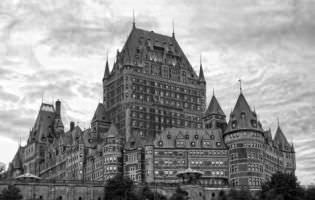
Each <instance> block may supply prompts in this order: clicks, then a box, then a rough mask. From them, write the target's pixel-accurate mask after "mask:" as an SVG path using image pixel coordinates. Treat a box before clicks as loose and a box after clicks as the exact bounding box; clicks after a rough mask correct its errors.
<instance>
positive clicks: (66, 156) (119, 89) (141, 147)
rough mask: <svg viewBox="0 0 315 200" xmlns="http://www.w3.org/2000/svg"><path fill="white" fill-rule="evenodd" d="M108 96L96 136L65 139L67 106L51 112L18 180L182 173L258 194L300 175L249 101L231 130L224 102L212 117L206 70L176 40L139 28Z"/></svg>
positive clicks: (20, 164) (82, 133)
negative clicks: (273, 180)
mask: <svg viewBox="0 0 315 200" xmlns="http://www.w3.org/2000/svg"><path fill="white" fill-rule="evenodd" d="M103 91H104V96H103V103H99V104H98V106H97V108H96V111H95V114H94V115H93V117H92V119H91V127H90V128H88V129H86V130H82V129H81V128H80V127H79V126H76V125H75V124H74V123H73V122H71V124H70V130H68V131H65V130H64V125H63V123H62V120H61V119H62V116H61V114H60V113H61V112H60V108H61V102H60V101H57V102H56V105H55V106H54V105H50V104H45V103H42V105H41V106H40V110H39V113H38V116H37V119H36V121H35V124H34V126H33V128H32V129H31V131H30V134H29V139H28V141H27V144H26V146H23V147H22V146H21V147H20V148H19V149H18V151H17V153H16V155H15V157H14V159H13V161H12V162H11V164H10V165H9V170H8V174H9V176H11V177H16V176H18V175H20V174H23V173H26V172H28V173H31V174H34V175H37V176H39V177H42V178H44V179H55V180H83V181H104V182H105V181H106V180H108V179H109V178H111V177H113V176H115V175H116V174H118V173H123V174H124V175H125V176H128V177H130V178H131V179H132V180H134V181H135V182H137V183H144V182H147V183H159V184H176V183H178V181H179V180H177V178H176V174H177V173H178V171H180V170H184V169H188V168H192V169H196V170H199V171H201V172H202V173H203V176H202V178H201V184H202V185H203V186H204V187H205V188H229V187H241V186H246V187H249V188H250V189H258V188H260V185H261V183H262V182H264V181H266V180H267V179H269V178H270V176H271V175H272V174H273V173H275V172H276V171H282V172H287V173H294V171H295V152H294V147H293V144H290V143H289V142H288V141H287V139H286V137H285V135H284V134H283V132H282V130H281V128H280V126H278V129H277V130H276V133H275V136H274V138H272V134H271V131H270V130H265V129H264V128H263V127H262V125H261V123H260V121H259V120H258V118H257V114H256V112H255V111H253V110H252V109H251V107H250V106H249V104H248V103H247V101H246V99H245V96H244V94H243V92H242V91H241V92H240V94H239V97H238V99H237V102H236V104H235V107H234V110H233V111H232V112H231V113H230V115H229V120H228V121H227V119H226V115H225V113H224V112H223V110H222V108H221V106H220V104H219V102H218V100H217V99H216V97H215V95H214V94H213V96H212V97H211V100H210V103H209V105H208V107H206V81H205V78H204V74H203V68H202V65H201V64H200V70H199V75H197V73H196V72H195V70H194V69H193V68H192V66H191V64H190V63H189V61H188V59H187V58H186V56H185V54H184V53H183V51H182V49H181V48H180V46H179V44H178V42H177V40H176V38H175V34H174V33H173V34H172V36H170V37H169V36H165V35H161V34H158V33H154V32H153V31H146V30H142V29H139V28H137V27H136V26H135V24H133V27H132V30H131V32H130V34H129V36H128V39H127V41H126V43H125V45H124V47H123V49H122V50H121V51H117V55H116V61H115V63H114V64H113V67H112V70H110V69H109V64H108V61H106V65H105V73H104V78H103Z"/></svg>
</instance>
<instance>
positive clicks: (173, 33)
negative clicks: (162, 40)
mask: <svg viewBox="0 0 315 200" xmlns="http://www.w3.org/2000/svg"><path fill="white" fill-rule="evenodd" d="M172 28H173V32H172V37H173V38H175V25H174V20H173V21H172Z"/></svg>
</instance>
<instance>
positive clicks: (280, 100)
mask: <svg viewBox="0 0 315 200" xmlns="http://www.w3.org/2000/svg"><path fill="white" fill-rule="evenodd" d="M132 9H135V11H136V26H137V27H139V28H144V29H147V30H151V29H153V30H154V31H155V32H161V33H163V34H168V35H171V31H172V30H171V29H172V26H171V22H172V20H173V19H174V20H175V35H176V39H177V40H178V41H179V43H180V45H181V47H182V49H183V50H184V52H185V53H186V55H187V57H188V58H189V60H190V61H191V63H192V65H193V66H194V68H195V69H196V71H197V72H198V70H199V68H198V66H199V55H200V53H202V57H203V66H204V72H205V76H206V79H207V88H208V89H207V97H208V98H207V100H208V102H209V100H210V98H209V97H210V96H211V93H212V88H215V94H216V96H217V98H218V100H219V101H220V104H221V106H222V107H223V109H224V111H225V113H226V115H227V116H229V113H230V111H231V109H232V108H233V106H234V104H235V101H236V99H237V96H238V93H239V85H238V79H239V78H241V79H242V82H243V92H244V94H245V96H246V98H247V100H248V102H249V103H250V105H251V106H252V107H255V108H256V111H257V112H258V115H259V118H260V120H261V121H262V122H263V126H264V128H266V129H267V128H269V127H271V128H272V131H273V132H274V131H275V130H276V126H277V122H276V118H277V117H279V118H280V124H281V127H282V129H283V131H284V132H285V134H286V135H287V138H288V140H289V141H294V142H295V143H296V145H295V147H296V151H297V174H298V176H299V179H301V180H302V183H303V184H308V183H310V182H312V181H313V182H314V180H311V178H309V177H314V175H315V171H314V170H312V167H313V168H315V163H314V162H313V161H312V160H311V156H312V154H313V153H314V152H313V149H314V148H313V146H314V144H315V142H314V140H312V139H313V133H314V131H315V128H314V127H315V103H314V99H315V93H314V91H315V79H314V78H313V74H314V73H315V67H314V66H313V65H314V63H315V51H314V50H313V49H314V48H313V47H314V44H315V39H314V34H315V21H314V20H313V19H314V17H315V13H314V12H313V11H314V9H315V2H314V1H309V0H254V1H252V0H234V1H230V0H201V1H198V3H196V2H194V1H190V0H184V1H183V0H180V1H179V0H174V1H159V2H157V1H155V0H146V1H124V0H118V1H107V0H106V1H104V0H87V1H78V0H64V1H54V0H41V1H37V0H29V1H22V0H2V1H0V42H1V44H2V45H1V47H0V56H1V60H0V80H1V87H0V97H1V98H0V99H1V100H0V102H1V103H0V113H1V114H0V119H1V121H5V122H6V123H2V124H1V125H0V135H2V136H6V137H11V138H14V139H17V138H18V137H19V136H23V138H26V137H27V135H28V130H29V128H30V127H31V126H32V125H33V123H34V120H35V117H36V114H37V112H38V110H37V109H38V108H39V105H40V103H41V98H42V94H43V93H45V95H44V101H45V102H49V103H50V102H52V100H53V99H57V98H59V99H61V100H62V117H63V120H64V124H65V125H66V127H68V124H69V122H70V121H75V122H79V123H80V124H81V125H82V126H83V127H87V126H89V122H90V119H91V118H92V116H93V113H94V111H95V109H96V106H97V103H98V101H100V99H101V87H102V85H101V80H102V76H103V73H104V63H105V57H106V51H108V52H109V59H110V63H113V60H114V59H115V53H116V49H121V48H122V46H123V44H124V42H125V40H126V38H127V36H128V34H129V32H130V29H131V20H132ZM82 105H84V106H82ZM301 139H303V140H301Z"/></svg>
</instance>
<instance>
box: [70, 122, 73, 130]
mask: <svg viewBox="0 0 315 200" xmlns="http://www.w3.org/2000/svg"><path fill="white" fill-rule="evenodd" d="M73 129H74V122H70V131H73Z"/></svg>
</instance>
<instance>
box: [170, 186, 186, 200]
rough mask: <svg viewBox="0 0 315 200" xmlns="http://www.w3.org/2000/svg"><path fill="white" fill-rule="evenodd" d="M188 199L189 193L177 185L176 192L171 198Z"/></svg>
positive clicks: (175, 199)
mask: <svg viewBox="0 0 315 200" xmlns="http://www.w3.org/2000/svg"><path fill="white" fill-rule="evenodd" d="M186 199H188V193H187V192H186V191H184V190H182V189H181V188H180V187H177V189H176V191H175V193H174V194H173V195H172V196H171V198H170V200H186Z"/></svg>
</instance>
